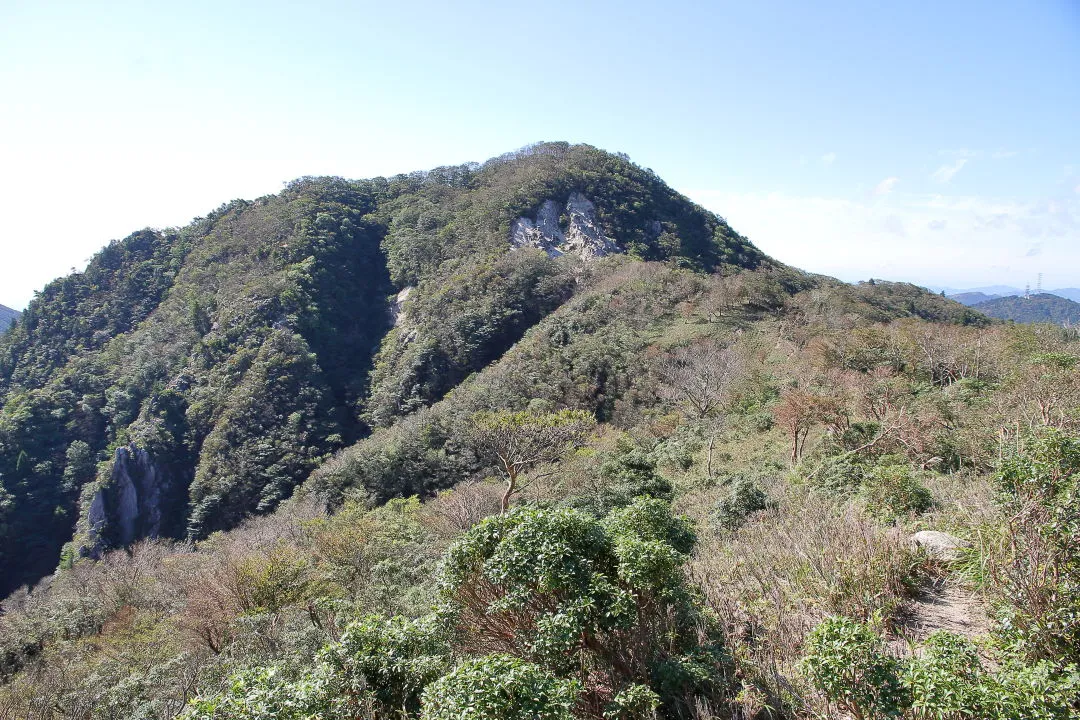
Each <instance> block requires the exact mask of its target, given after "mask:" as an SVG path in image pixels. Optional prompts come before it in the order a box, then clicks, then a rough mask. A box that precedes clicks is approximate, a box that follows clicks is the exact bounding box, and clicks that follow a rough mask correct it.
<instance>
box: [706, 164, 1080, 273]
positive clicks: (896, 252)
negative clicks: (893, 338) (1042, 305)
mask: <svg viewBox="0 0 1080 720" xmlns="http://www.w3.org/2000/svg"><path fill="white" fill-rule="evenodd" d="M886 180H893V178H886ZM894 184H895V181H894V182H890V183H886V184H885V188H888V189H889V190H892V186H893V185H894ZM1074 185H1075V182H1072V183H1070V184H1069V185H1068V186H1066V188H1065V190H1066V191H1067V192H1065V193H1064V195H1063V196H1061V197H1056V198H1054V202H1053V203H1052V204H1053V207H1052V208H1051V202H1050V199H1049V198H1041V199H1037V200H1027V199H1020V198H1010V197H980V196H971V195H951V194H945V193H935V194H918V193H914V192H906V191H905V192H901V191H900V188H899V186H897V188H896V191H895V192H892V193H891V194H889V195H888V196H887V199H886V198H881V197H873V196H870V195H864V196H863V197H862V198H857V197H851V198H847V197H821V196H818V197H814V196H798V195H786V194H784V193H734V192H721V191H713V192H709V191H699V192H691V193H689V194H690V195H691V197H694V198H695V199H697V200H698V201H699V202H701V203H702V204H703V205H705V206H706V207H709V208H710V209H712V210H715V211H716V212H718V213H720V214H721V215H723V216H724V217H725V218H727V220H728V221H729V222H731V223H732V225H733V226H734V227H735V228H736V229H737V230H738V231H739V232H741V233H744V234H746V235H747V236H749V238H750V240H751V241H753V242H754V243H756V244H757V245H758V246H759V247H761V248H762V249H763V250H764V251H765V252H767V253H769V254H770V255H772V256H773V257H775V258H777V259H778V260H781V261H783V262H788V263H791V264H792V265H795V266H796V267H802V268H804V269H807V270H812V271H814V272H823V273H826V274H829V275H834V276H837V277H841V278H843V279H845V280H856V279H860V278H861V279H865V278H867V277H883V278H892V279H899V280H908V281H913V282H916V283H929V284H937V285H946V286H950V287H957V286H963V285H965V284H967V285H986V284H990V283H994V282H1001V283H1007V282H1012V284H1013V285H1015V284H1016V282H1015V277H1014V276H1016V275H1025V276H1026V275H1034V273H1037V272H1046V273H1047V278H1046V282H1048V283H1051V284H1055V285H1056V286H1058V287H1068V286H1074V285H1076V284H1077V283H1078V282H1080V275H1077V272H1078V271H1077V270H1076V268H1080V196H1078V195H1077V194H1074V193H1073V192H1072V189H1073V186H1074ZM904 187H905V188H907V186H906V185H905V186H904ZM901 237H902V238H903V240H902V241H901V240H899V239H898V238H901Z"/></svg>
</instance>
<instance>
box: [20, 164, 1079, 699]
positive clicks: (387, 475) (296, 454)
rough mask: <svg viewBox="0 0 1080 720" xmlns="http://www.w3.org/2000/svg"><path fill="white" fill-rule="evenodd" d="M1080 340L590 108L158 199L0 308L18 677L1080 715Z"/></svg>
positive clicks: (230, 693)
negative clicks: (182, 212) (275, 185)
mask: <svg viewBox="0 0 1080 720" xmlns="http://www.w3.org/2000/svg"><path fill="white" fill-rule="evenodd" d="M521 238H524V239H525V242H518V240H520V239H521ZM582 248H585V249H586V250H587V252H582V251H581V249H582ZM597 248H600V249H602V250H603V251H602V252H597ZM1078 363H1080V335H1078V334H1077V333H1076V332H1075V331H1074V330H1070V329H1068V328H1064V327H1061V326H1054V325H1031V326H1022V325H1012V324H1004V323H997V322H994V321H992V320H991V319H989V318H987V317H986V316H985V315H983V314H981V313H979V312H978V311H976V310H974V309H971V308H966V307H964V306H962V305H960V304H959V303H956V302H953V301H951V300H948V299H946V298H944V297H941V296H940V295H936V294H932V293H928V292H926V291H925V290H923V289H920V288H918V287H915V286H913V285H909V284H904V283H888V282H880V281H877V282H875V281H869V282H866V283H860V284H857V285H847V284H844V283H840V282H838V281H835V280H832V279H830V278H825V277H820V276H814V275H809V274H807V273H804V272H801V271H799V270H796V269H793V268H790V267H787V266H784V265H783V264H781V263H779V262H777V261H775V260H773V259H770V258H768V257H766V256H764V255H763V254H762V253H761V252H760V251H758V250H757V249H756V248H755V247H754V246H753V245H752V244H750V242H749V241H748V240H747V239H746V238H744V237H742V236H740V235H739V234H738V233H736V232H735V231H734V230H733V229H732V228H730V227H729V226H728V225H727V223H726V222H725V221H724V220H723V219H722V218H719V217H717V216H715V215H713V214H711V213H709V212H707V211H705V210H703V209H701V208H699V207H697V206H695V205H694V204H693V203H691V202H689V201H688V200H686V199H685V198H683V197H681V196H680V195H678V194H677V193H675V192H674V191H672V190H671V189H670V188H668V187H667V186H666V185H665V184H664V183H663V182H662V181H661V180H660V179H659V178H657V177H656V176H655V175H654V174H653V173H652V172H651V171H648V170H646V169H643V168H640V167H637V166H635V165H634V164H633V163H631V162H630V161H629V160H628V159H627V158H625V157H624V156H619V155H612V154H608V153H605V152H602V151H599V150H596V149H595V148H591V147H588V146H569V145H565V144H558V143H555V144H544V145H538V146H531V147H529V148H526V149H524V150H521V151H518V152H515V153H511V154H508V155H506V156H502V157H500V158H496V159H494V160H491V161H488V162H487V163H484V164H482V165H475V164H474V165H466V166H460V167H454V168H440V169H437V170H433V171H430V172H426V173H414V174H412V175H407V176H398V177H395V178H390V179H383V178H377V179H374V180H365V181H345V180H341V179H336V178H305V179H302V180H299V181H296V182H294V183H292V184H290V185H289V186H288V187H287V188H286V189H285V190H284V191H283V192H282V193H281V194H279V195H275V196H272V197H266V198H261V199H259V200H256V201H253V202H246V201H235V202H233V203H230V204H229V205H226V206H223V207H222V208H220V209H219V210H217V211H215V212H214V213H211V214H210V215H209V216H208V217H206V218H201V219H198V220H197V221H195V222H194V223H192V224H191V225H189V226H188V227H185V228H181V229H176V230H166V231H150V230H146V231H142V232H139V233H136V234H134V235H132V236H130V237H129V238H127V239H125V240H122V241H119V242H115V243H113V244H111V245H110V246H109V247H108V248H106V249H105V250H103V251H102V252H101V253H100V254H99V255H98V256H96V257H95V258H94V259H93V261H92V262H91V263H90V266H89V267H88V268H87V270H86V271H85V272H84V273H80V274H78V275H74V276H70V277H68V278H64V279H61V280H58V281H56V282H55V283H52V284H51V285H49V286H48V287H47V288H46V289H45V290H44V291H43V292H42V293H41V294H40V295H39V296H38V297H37V298H36V299H35V300H34V301H33V302H32V303H31V305H30V307H29V308H28V309H27V312H26V313H25V315H24V316H23V317H22V318H21V319H20V320H19V322H18V323H17V324H16V325H15V326H14V328H13V329H12V331H11V332H9V333H7V334H6V335H4V336H3V337H2V338H0V400H2V402H3V408H2V411H0V464H2V465H0V473H2V475H0V481H2V483H3V485H2V487H0V543H2V545H0V550H2V552H3V555H2V556H0V563H2V565H0V569H2V574H0V577H2V578H3V579H4V581H5V583H6V587H4V588H3V591H4V592H11V595H10V596H9V597H8V598H7V599H6V600H5V601H4V602H3V605H2V609H3V613H2V614H0V719H3V720H7V718H11V719H12V720H14V718H24V717H33V718H70V719H72V720H74V719H76V718H79V719H87V718H92V719H98V718H101V719H104V718H147V719H149V718H155V719H156V718H172V717H184V718H187V719H188V720H204V719H205V720H210V719H213V720H241V719H245V720H247V719H251V720H254V719H259V720H262V719H266V720H269V719H271V718H274V719H282V720H286V719H289V720H291V719H296V720H301V719H303V720H329V719H330V718H425V719H427V720H434V719H436V718H464V719H471V718H477V719H478V718H521V719H522V720H524V719H526V718H528V719H537V718H543V719H548V718H552V719H554V718H560V719H562V718H567V719H568V718H597V719H599V718H623V719H631V718H641V719H645V718H695V719H704V718H768V717H776V718H812V717H853V718H864V719H868V718H884V717H894V718H911V719H913V720H923V719H925V718H975V717H977V718H1075V717H1080V704H1078V702H1077V697H1080V673H1078V671H1077V663H1078V662H1080V606H1078V605H1077V602H1078V601H1077V598H1078V597H1080V546H1078V545H1077V542H1078V541H1077V538H1078V537H1080V483H1078V479H1080V367H1078ZM50 573H51V574H50ZM42 578H44V579H42ZM39 579H40V580H41V581H40V582H37V581H38V580H39ZM35 582H36V583H37V584H36V585H35V584H34V583H35Z"/></svg>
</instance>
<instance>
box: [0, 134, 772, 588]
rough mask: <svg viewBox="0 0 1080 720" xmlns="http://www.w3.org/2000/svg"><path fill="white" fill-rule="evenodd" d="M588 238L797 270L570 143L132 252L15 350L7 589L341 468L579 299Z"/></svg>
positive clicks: (68, 293)
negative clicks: (380, 432)
mask: <svg viewBox="0 0 1080 720" xmlns="http://www.w3.org/2000/svg"><path fill="white" fill-rule="evenodd" d="M566 207H570V212H569V216H570V217H560V216H558V215H552V209H553V208H554V209H555V210H559V209H560V208H566ZM545 208H548V209H547V210H545ZM559 212H560V214H561V213H562V211H561V210H559ZM544 213H547V214H546V215H544ZM541 216H543V217H544V218H546V219H545V220H544V223H542V224H545V225H546V227H547V231H548V235H549V236H550V238H549V240H545V243H546V244H544V243H542V245H543V247H541V248H540V249H535V250H534V249H530V248H528V247H523V248H518V249H516V250H515V249H514V248H515V247H516V246H515V244H514V243H513V238H514V227H515V226H517V227H524V226H523V225H522V222H523V220H522V219H528V218H538V217H541ZM530 222H533V227H535V226H536V224H535V222H534V221H530ZM553 223H554V225H555V226H554V227H553V226H552V225H553ZM562 223H565V225H562V227H563V228H565V230H563V229H560V227H559V225H561V224H562ZM555 230H558V232H557V233H556V232H555ZM601 238H604V239H603V240H601ZM550 241H555V242H556V243H557V244H559V243H565V247H562V249H559V250H558V252H555V249H556V248H555V245H552V244H551V242H550ZM590 243H592V244H591V245H590ZM586 246H588V247H591V248H592V250H590V251H589V252H588V253H585V252H581V253H580V254H584V255H588V256H590V257H597V256H600V255H603V254H608V253H610V252H613V251H614V250H616V249H617V250H619V251H620V252H621V253H624V254H626V255H627V256H630V257H632V258H636V259H637V260H639V261H641V260H644V261H654V262H667V263H670V264H672V265H674V266H677V267H685V268H686V269H687V270H689V271H713V270H716V269H720V268H725V267H726V268H732V271H735V270H738V269H743V268H747V269H750V268H759V267H777V268H781V267H783V266H780V265H779V264H778V263H776V262H775V261H773V260H771V259H769V258H767V257H766V256H764V254H762V253H761V252H760V251H759V250H758V249H757V248H756V247H754V246H753V245H752V244H750V243H749V241H747V240H746V239H745V238H743V237H742V236H740V235H738V234H737V233H736V232H734V231H733V230H732V229H731V228H730V227H729V226H728V225H727V223H726V222H725V221H723V219H722V218H719V217H718V216H716V215H714V214H713V213H710V212H708V211H706V210H704V209H703V208H700V207H699V206H697V205H695V204H693V203H692V202H690V201H689V200H687V199H686V198H685V197H683V196H681V195H679V194H678V193H676V192H675V191H673V190H671V188H669V187H668V186H667V185H665V184H664V183H663V182H662V181H661V180H660V179H659V178H657V177H656V176H655V175H654V174H652V173H651V172H650V171H646V170H644V169H642V168H639V167H637V166H635V165H633V164H632V163H631V162H629V161H628V160H627V159H625V157H623V156H618V155H612V154H610V153H605V152H603V151H600V150H597V149H595V148H592V147H590V146H571V145H569V144H565V143H548V144H541V145H536V146H530V147H528V148H525V149H523V150H520V151H516V152H514V153H509V154H507V155H504V156H500V157H498V158H494V159H492V160H489V161H488V162H486V163H483V164H475V163H474V164H467V165H463V166H457V167H450V168H437V169H435V170H432V171H427V172H422V173H411V174H408V175H401V176H396V177H394V178H375V179H371V180H361V181H346V180H342V179H340V178H301V179H299V180H296V181H294V182H292V183H290V184H289V185H288V186H287V187H286V189H285V190H284V191H282V192H281V193H279V194H277V195H272V196H267V197H263V198H259V199H256V200H253V201H243V200H239V201H233V202H231V203H228V204H226V205H223V206H221V207H220V208H218V209H217V210H215V211H214V212H212V213H210V214H208V215H207V216H206V217H205V218H198V219H196V220H195V221H193V222H192V223H191V224H190V225H188V226H186V227H184V228H178V229H170V230H163V231H158V230H150V229H147V230H141V231H138V232H136V233H133V234H132V235H130V236H129V237H127V238H125V239H124V240H122V241H117V242H114V243H112V244H110V245H109V246H108V247H106V248H105V249H103V250H102V251H101V252H99V253H98V254H96V255H95V256H94V258H93V259H92V260H91V262H90V264H89V265H88V267H87V269H86V270H85V271H84V272H82V273H76V274H73V275H69V276H66V277H64V278H61V279H58V280H56V281H54V282H52V283H50V284H49V285H48V286H47V287H46V288H45V289H44V290H43V291H42V293H40V294H39V295H38V297H36V298H35V299H34V300H33V301H32V302H31V303H30V306H29V307H28V308H27V311H26V312H25V314H24V316H23V320H22V322H20V323H19V324H18V325H17V326H16V328H15V330H14V331H13V332H11V333H8V334H5V335H4V336H3V338H2V340H0V402H2V403H3V407H4V408H6V410H7V411H8V417H9V418H10V420H9V421H8V423H7V424H6V425H4V426H0V472H2V473H3V477H4V483H5V485H4V487H5V488H6V492H8V493H9V494H10V495H11V496H12V497H13V498H14V500H13V503H14V505H13V507H14V510H13V511H12V512H11V514H10V518H11V520H10V522H8V523H7V525H6V526H3V527H6V532H4V533H3V534H2V536H0V570H3V572H2V573H0V575H2V576H3V577H5V578H7V579H8V580H7V584H6V585H5V586H4V587H2V588H0V592H7V591H9V590H10V589H12V588H13V587H15V586H17V585H18V584H21V583H22V582H26V581H28V580H32V579H33V578H34V577H35V576H39V575H40V574H42V573H45V572H47V571H49V570H50V569H51V568H52V567H54V566H55V564H56V562H57V559H58V558H59V557H60V556H61V555H63V557H66V558H77V557H79V556H80V555H87V554H89V555H93V556H96V555H98V554H100V552H102V551H103V550H104V549H107V548H109V547H113V546H120V545H124V544H126V543H128V542H130V541H132V540H133V539H137V538H138V537H140V536H143V535H150V536H153V535H162V536H166V537H182V536H188V537H192V538H199V537H202V536H204V535H205V534H207V533H209V532H212V531H214V530H219V529H224V528H228V527H232V526H234V525H235V524H236V523H238V522H239V521H240V520H242V519H243V518H244V517H246V516H247V515H248V514H250V513H265V512H268V511H269V510H271V509H273V507H274V506H276V504H277V503H278V502H280V501H281V499H283V498H285V497H288V496H289V495H290V494H291V493H292V490H293V488H294V487H295V486H296V485H298V484H299V483H301V482H302V481H303V480H304V479H305V478H306V477H307V475H308V474H309V473H310V472H311V471H312V470H314V469H315V468H316V467H317V466H319V465H320V464H321V463H322V462H323V461H324V460H325V458H326V457H327V456H328V455H329V453H332V452H333V451H335V450H337V449H339V448H342V447H345V446H347V445H349V444H350V443H352V442H354V441H355V440H356V439H358V438H360V437H363V436H365V435H366V434H367V433H369V432H370V428H372V427H385V426H389V425H390V424H392V423H393V422H395V421H396V419H398V418H400V417H403V416H405V415H408V414H410V413H413V412H415V411H417V410H418V409H421V408H423V407H425V406H428V405H430V404H432V403H434V402H437V401H438V400H439V399H440V398H441V397H443V396H444V395H445V394H446V393H448V392H449V391H450V390H451V389H453V388H454V387H455V386H456V385H458V384H459V383H460V382H461V381H463V380H464V379H465V378H466V377H467V376H468V375H470V374H471V373H473V372H475V371H477V370H480V369H482V368H483V367H485V366H487V365H488V364H490V363H491V362H492V361H493V360H495V359H497V358H498V357H499V356H501V355H502V353H503V352H505V350H506V349H508V348H509V347H510V346H511V345H513V344H514V343H515V342H516V341H517V340H518V339H519V338H520V337H521V336H522V335H523V334H524V333H525V332H526V330H528V329H529V328H530V327H532V326H533V325H535V324H536V323H537V322H538V321H539V320H540V319H542V318H543V317H544V316H546V315H547V314H549V313H550V312H551V311H553V310H554V309H555V308H557V307H558V306H559V305H561V304H562V303H563V302H565V301H566V300H567V299H568V298H569V297H570V296H571V295H572V294H573V292H574V287H575V285H576V283H577V282H578V280H577V279H576V278H579V277H580V276H581V273H582V272H583V271H586V265H582V263H583V262H585V260H583V259H582V258H579V257H577V255H576V254H575V248H577V249H578V250H583V249H584V248H585V247H586ZM395 295H397V296H398V297H399V298H401V302H400V303H399V304H398V305H397V306H396V307H397V309H398V313H397V316H396V320H395V318H394V317H393V313H392V311H391V298H393V297H394V296H395ZM406 297H407V299H406ZM75 397H81V398H83V399H82V401H81V402H75V401H74V400H73V398H75ZM16 408H19V410H18V411H17V412H16ZM125 448H127V449H126V450H125ZM121 451H123V452H121ZM124 453H127V454H128V455H124ZM142 453H145V454H142ZM125 457H131V458H138V459H139V460H138V463H133V462H129V461H128V460H125V459H124V458H125ZM148 458H149V459H148ZM99 465H100V467H99ZM139 468H141V469H139ZM151 478H152V480H151ZM31 488H33V491H32V492H31ZM140 494H141V496H142V497H138V498H137V497H136V496H137V495H140ZM148 494H149V495H150V496H152V497H153V498H154V500H153V503H152V504H153V505H154V508H153V510H152V511H151V510H149V509H148V505H147V500H146V497H147V496H148ZM92 508H93V512H91V509H92ZM73 526H74V527H75V533H74V536H72V531H71V528H72V527H73ZM17 538H18V540H16V539H17ZM27 539H30V542H26V540H27ZM64 543H66V544H67V547H66V548H65V549H63V551H62V553H61V549H60V546H61V545H62V544H64ZM17 546H20V547H21V548H22V549H21V550H19V551H16V547H17ZM16 563H17V565H16ZM17 568H18V570H19V571H16V569H17Z"/></svg>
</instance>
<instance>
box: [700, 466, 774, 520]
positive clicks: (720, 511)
mask: <svg viewBox="0 0 1080 720" xmlns="http://www.w3.org/2000/svg"><path fill="white" fill-rule="evenodd" d="M769 506H770V503H769V498H768V496H767V495H766V494H765V491H763V490H762V489H761V488H759V487H758V486H757V485H756V484H755V483H754V481H753V480H749V479H747V478H745V477H742V476H739V477H737V478H736V479H735V480H734V481H733V482H732V483H731V487H730V490H729V492H728V494H727V496H726V497H724V498H721V499H720V501H719V502H718V503H717V504H716V509H715V510H714V511H713V522H714V523H715V524H716V525H717V526H718V527H719V528H721V529H722V530H735V529H737V528H738V527H739V526H741V525H742V524H743V523H744V522H746V519H747V518H748V517H749V516H750V515H751V514H753V513H755V512H758V511H760V510H765V509H767V508H768V507H769Z"/></svg>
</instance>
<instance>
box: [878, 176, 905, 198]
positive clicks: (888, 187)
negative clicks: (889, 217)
mask: <svg viewBox="0 0 1080 720" xmlns="http://www.w3.org/2000/svg"><path fill="white" fill-rule="evenodd" d="M898 182H900V178H898V177H887V178H885V179H884V180H882V181H881V182H879V183H878V184H877V187H875V188H874V194H875V195H888V194H889V193H891V192H892V191H893V188H894V187H896V183H898Z"/></svg>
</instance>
